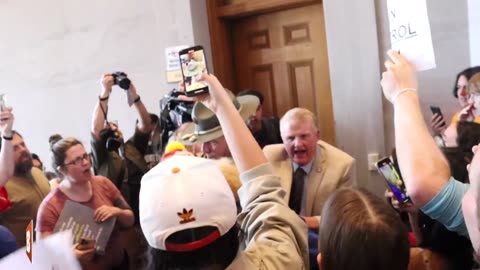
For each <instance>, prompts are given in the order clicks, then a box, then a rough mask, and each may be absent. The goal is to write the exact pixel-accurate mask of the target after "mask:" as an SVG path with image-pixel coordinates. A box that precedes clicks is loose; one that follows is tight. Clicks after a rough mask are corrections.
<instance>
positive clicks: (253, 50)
mask: <svg viewBox="0 0 480 270" xmlns="http://www.w3.org/2000/svg"><path fill="white" fill-rule="evenodd" d="M231 29H232V35H233V36H232V47H233V53H234V63H233V65H234V70H235V76H234V79H235V82H236V85H235V89H236V90H237V91H240V90H242V89H246V88H253V89H256V90H258V91H260V92H262V93H263V94H264V96H265V101H264V105H263V110H264V114H265V115H277V116H278V117H281V116H282V115H283V114H284V113H285V112H286V111H288V110H289V109H291V108H293V107H304V108H307V109H309V110H311V111H312V112H314V113H315V114H316V116H317V118H318V125H319V128H320V136H321V138H322V140H325V141H327V142H329V143H331V144H334V143H335V130H334V118H333V110H332V95H331V91H330V76H329V71H328V58H327V43H326V36H325V20H324V16H323V7H322V4H321V3H319V4H314V5H309V6H304V7H299V8H293V9H288V10H282V11H278V12H273V13H267V14H262V15H258V16H253V17H247V18H242V19H238V20H235V21H234V22H232V28H231Z"/></svg>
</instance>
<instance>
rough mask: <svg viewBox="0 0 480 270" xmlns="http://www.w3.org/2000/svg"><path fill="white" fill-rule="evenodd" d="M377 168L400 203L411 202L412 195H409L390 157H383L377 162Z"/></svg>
mask: <svg viewBox="0 0 480 270" xmlns="http://www.w3.org/2000/svg"><path fill="white" fill-rule="evenodd" d="M376 165H377V169H378V171H379V172H380V174H381V175H382V176H383V178H384V179H385V180H386V182H387V185H388V187H389V189H390V190H391V191H392V193H393V195H394V196H395V198H396V199H397V200H398V202H399V203H408V202H411V200H410V197H408V195H407V191H406V188H405V184H404V183H403V180H402V179H401V178H400V174H399V173H398V172H397V170H396V169H395V167H394V166H393V163H392V161H391V159H390V158H389V157H386V158H383V159H381V160H380V161H378V162H377V164H376Z"/></svg>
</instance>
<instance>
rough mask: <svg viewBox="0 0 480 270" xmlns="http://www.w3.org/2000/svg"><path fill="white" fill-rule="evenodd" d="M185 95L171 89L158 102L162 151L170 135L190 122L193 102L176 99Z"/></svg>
mask: <svg viewBox="0 0 480 270" xmlns="http://www.w3.org/2000/svg"><path fill="white" fill-rule="evenodd" d="M184 94H185V93H183V92H180V91H177V90H176V89H173V90H172V91H170V92H169V93H168V94H167V95H165V96H164V97H163V98H162V99H161V100H160V122H159V125H160V130H161V131H162V133H161V137H162V151H163V150H164V148H165V146H166V145H167V143H168V139H169V137H170V136H171V134H172V133H173V132H174V131H175V130H176V129H177V128H178V127H180V125H182V124H183V123H187V122H191V121H192V109H193V104H194V102H192V101H184V100H180V99H178V96H180V95H184Z"/></svg>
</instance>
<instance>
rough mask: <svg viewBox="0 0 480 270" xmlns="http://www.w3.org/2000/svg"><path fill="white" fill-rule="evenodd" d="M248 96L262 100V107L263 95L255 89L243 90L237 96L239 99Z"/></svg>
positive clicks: (261, 102)
mask: <svg viewBox="0 0 480 270" xmlns="http://www.w3.org/2000/svg"><path fill="white" fill-rule="evenodd" d="M247 95H250V96H256V97H257V98H258V99H259V100H260V105H262V104H263V99H264V97H263V94H262V93H260V92H259V91H257V90H255V89H245V90H242V91H240V92H239V93H238V94H237V97H241V96H247Z"/></svg>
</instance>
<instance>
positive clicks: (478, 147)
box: [472, 144, 480, 154]
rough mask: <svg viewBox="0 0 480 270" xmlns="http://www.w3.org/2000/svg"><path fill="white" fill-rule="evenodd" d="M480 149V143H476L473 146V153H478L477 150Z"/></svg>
mask: <svg viewBox="0 0 480 270" xmlns="http://www.w3.org/2000/svg"><path fill="white" fill-rule="evenodd" d="M478 149H480V144H477V145H474V146H473V147H472V152H473V154H476V153H477V151H478Z"/></svg>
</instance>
